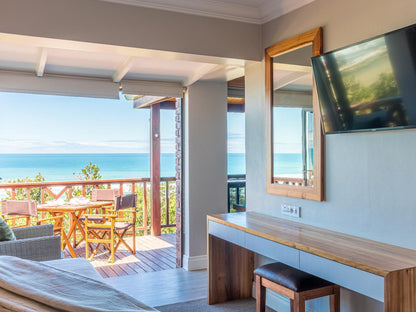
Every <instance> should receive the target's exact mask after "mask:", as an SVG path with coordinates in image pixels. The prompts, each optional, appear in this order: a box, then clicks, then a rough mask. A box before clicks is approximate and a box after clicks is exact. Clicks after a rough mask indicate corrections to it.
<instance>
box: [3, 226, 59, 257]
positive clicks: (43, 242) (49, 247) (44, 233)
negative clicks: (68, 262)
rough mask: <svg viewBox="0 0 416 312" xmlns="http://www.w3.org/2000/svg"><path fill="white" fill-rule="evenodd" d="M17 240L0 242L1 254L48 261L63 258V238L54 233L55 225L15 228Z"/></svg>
mask: <svg viewBox="0 0 416 312" xmlns="http://www.w3.org/2000/svg"><path fill="white" fill-rule="evenodd" d="M13 232H14V235H16V240H15V241H2V242H0V255H3V256H15V257H19V258H23V259H29V260H35V261H46V260H55V259H61V258H62V256H61V255H62V254H61V238H60V236H55V235H53V225H52V224H45V225H37V226H30V227H24V228H18V229H13Z"/></svg>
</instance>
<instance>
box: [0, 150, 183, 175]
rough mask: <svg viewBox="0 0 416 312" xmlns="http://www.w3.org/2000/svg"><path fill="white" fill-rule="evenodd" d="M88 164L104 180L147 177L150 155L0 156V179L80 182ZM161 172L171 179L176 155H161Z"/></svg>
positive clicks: (173, 173)
mask: <svg viewBox="0 0 416 312" xmlns="http://www.w3.org/2000/svg"><path fill="white" fill-rule="evenodd" d="M90 162H91V163H92V164H95V165H97V166H98V168H100V174H101V176H102V178H103V179H123V178H146V177H150V157H149V154H0V177H1V178H2V179H3V181H7V180H14V179H16V178H25V177H30V178H34V177H35V176H36V175H37V174H38V173H39V172H40V173H41V174H42V175H43V176H44V177H45V180H46V181H71V180H79V175H80V173H81V170H82V169H83V168H84V167H85V166H86V165H88V164H89V163H90ZM160 169H161V175H162V176H164V177H174V176H175V154H161V157H160Z"/></svg>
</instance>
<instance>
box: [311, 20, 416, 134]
mask: <svg viewBox="0 0 416 312" xmlns="http://www.w3.org/2000/svg"><path fill="white" fill-rule="evenodd" d="M312 67H313V72H314V77H315V82H316V89H317V93H318V98H319V106H320V110H321V118H322V124H323V128H324V132H325V133H327V134H328V133H338V132H350V131H373V130H387V129H403V128H415V127H416V24H415V25H412V26H408V27H405V28H402V29H399V30H396V31H393V32H390V33H387V34H384V35H381V36H378V37H375V38H372V39H369V40H366V41H363V42H359V43H356V44H353V45H350V46H347V47H345V48H342V49H338V50H335V51H332V52H328V53H325V54H323V55H320V56H316V57H313V58H312Z"/></svg>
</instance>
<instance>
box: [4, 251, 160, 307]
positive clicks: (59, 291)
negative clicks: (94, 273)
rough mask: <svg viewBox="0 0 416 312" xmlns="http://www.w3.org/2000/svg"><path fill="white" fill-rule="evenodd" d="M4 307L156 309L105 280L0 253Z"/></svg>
mask: <svg viewBox="0 0 416 312" xmlns="http://www.w3.org/2000/svg"><path fill="white" fill-rule="evenodd" d="M0 311H16V312H29V311H30V312H32V311H47V312H48V311H71V312H72V311H77V312H78V311H79V312H90V311H91V312H92V311H97V312H98V311H102V312H106V311H108V312H109V311H113V312H117V311H120V312H129V311H142V312H145V311H156V310H154V309H153V308H150V307H147V306H146V305H145V304H143V303H141V302H139V301H137V300H136V299H134V298H132V297H130V296H128V295H127V294H125V293H123V292H120V291H118V290H116V289H114V288H112V287H111V286H109V285H106V284H105V283H102V282H100V281H97V280H94V279H91V278H88V277H85V276H82V275H79V274H74V273H70V272H66V271H64V270H61V269H58V268H54V267H51V266H48V265H46V264H42V263H40V262H36V261H30V260H24V259H20V258H16V257H9V256H0Z"/></svg>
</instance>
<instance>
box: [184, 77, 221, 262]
mask: <svg viewBox="0 0 416 312" xmlns="http://www.w3.org/2000/svg"><path fill="white" fill-rule="evenodd" d="M184 121H185V122H184V123H185V124H184V128H185V143H184V154H185V155H184V157H185V158H184V160H185V168H184V188H185V190H184V197H185V198H184V205H183V206H184V219H185V228H184V238H185V239H184V240H185V247H184V251H185V252H184V253H185V255H184V264H185V265H184V267H185V268H187V269H191V270H193V269H201V268H205V267H206V256H205V255H206V246H207V244H206V237H207V230H206V222H207V221H206V215H207V214H215V213H225V212H227V204H226V203H227V84H226V83H225V82H222V83H218V82H217V83H216V82H198V83H195V84H193V85H192V86H190V87H189V88H188V91H187V94H186V97H185V118H184Z"/></svg>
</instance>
